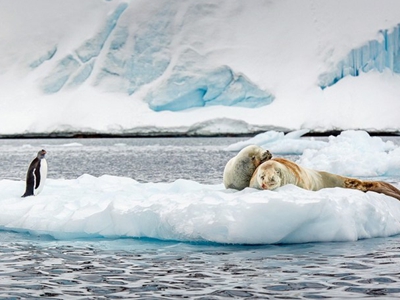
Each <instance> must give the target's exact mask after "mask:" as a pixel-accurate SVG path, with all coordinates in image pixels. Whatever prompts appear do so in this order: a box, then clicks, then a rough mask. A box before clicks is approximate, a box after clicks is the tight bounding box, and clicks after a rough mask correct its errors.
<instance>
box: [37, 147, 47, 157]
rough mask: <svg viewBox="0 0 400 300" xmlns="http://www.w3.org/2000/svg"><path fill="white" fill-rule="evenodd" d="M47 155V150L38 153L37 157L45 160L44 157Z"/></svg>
mask: <svg viewBox="0 0 400 300" xmlns="http://www.w3.org/2000/svg"><path fill="white" fill-rule="evenodd" d="M46 153H47V152H46V150H44V149H42V150H40V151H39V152H38V154H37V157H38V158H39V159H43V158H44V156H45V155H46Z"/></svg>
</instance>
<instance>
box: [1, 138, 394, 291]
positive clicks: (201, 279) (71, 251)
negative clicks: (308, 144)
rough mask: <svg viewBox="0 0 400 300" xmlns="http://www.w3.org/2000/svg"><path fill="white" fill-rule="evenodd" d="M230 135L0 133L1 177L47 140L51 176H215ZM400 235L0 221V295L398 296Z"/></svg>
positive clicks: (21, 172)
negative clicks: (204, 232)
mask: <svg viewBox="0 0 400 300" xmlns="http://www.w3.org/2000/svg"><path fill="white" fill-rule="evenodd" d="M237 140H239V139H238V138H236V139H233V138H232V139H227V138H193V139H192V138H182V139H101V140H100V139H99V140H59V139H57V140H0V159H1V160H2V162H3V163H4V164H3V165H2V168H1V170H0V179H4V178H14V179H18V180H23V178H24V176H25V172H26V168H27V166H28V164H29V162H30V160H31V159H32V158H33V156H34V155H35V153H36V152H37V151H38V149H40V148H45V149H46V150H48V152H49V154H48V163H49V177H50V178H67V179H68V178H76V177H78V176H80V175H82V174H85V173H88V174H91V175H94V176H100V175H103V174H110V175H118V176H128V177H132V178H134V179H136V180H138V181H143V182H150V181H151V182H160V181H164V182H171V181H174V180H176V179H179V178H184V179H190V180H195V181H198V182H202V183H208V184H216V183H221V181H222V172H223V168H224V166H225V163H226V162H227V160H228V159H229V158H230V157H231V156H232V153H229V152H225V151H223V149H224V147H225V146H226V145H229V144H230V143H233V142H236V141H237ZM292 158H293V157H292ZM399 242H400V236H396V237H390V238H379V239H378V238H377V239H368V240H363V241H357V242H346V243H310V244H297V245H260V246H238V245H218V244H207V243H203V244H202V243H200V244H195V243H180V242H174V241H156V240H148V239H116V240H111V239H90V240H69V241H68V240H66V241H57V240H53V239H52V238H50V237H47V236H31V235H26V234H22V233H13V232H9V231H0V269H1V273H0V298H2V299H4V298H7V299H25V298H30V299H32V298H51V299H69V298H71V299H72V298H79V299H127V298H142V299H177V298H191V299H222V298H251V299H254V298H271V299H272V298H285V299H309V298H337V299H342V298H355V299H357V298H364V297H365V298H366V297H378V296H384V297H386V298H397V297H399V296H400V271H399V270H398V266H399V263H400V250H399V249H400V247H399V244H400V243H399Z"/></svg>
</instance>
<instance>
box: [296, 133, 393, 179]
mask: <svg viewBox="0 0 400 300" xmlns="http://www.w3.org/2000/svg"><path fill="white" fill-rule="evenodd" d="M297 162H298V163H299V164H301V165H303V166H305V167H308V168H312V169H319V170H323V171H328V172H331V173H336V174H340V175H346V176H370V177H371V176H393V175H396V176H397V175H400V148H399V147H398V146H396V145H395V144H394V143H393V142H391V141H388V142H384V141H383V140H382V139H381V138H380V137H371V136H370V135H369V134H368V133H367V132H365V131H352V130H350V131H344V132H342V133H341V134H340V135H339V136H337V137H334V136H331V137H329V143H328V144H327V145H326V147H323V148H320V149H307V150H305V151H304V153H303V155H302V156H301V157H300V159H299V160H298V161H297Z"/></svg>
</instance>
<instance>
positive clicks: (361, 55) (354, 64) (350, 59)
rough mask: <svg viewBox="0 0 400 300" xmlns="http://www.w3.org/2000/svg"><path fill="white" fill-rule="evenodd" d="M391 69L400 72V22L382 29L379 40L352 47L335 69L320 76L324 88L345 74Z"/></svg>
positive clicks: (320, 83)
mask: <svg viewBox="0 0 400 300" xmlns="http://www.w3.org/2000/svg"><path fill="white" fill-rule="evenodd" d="M384 69H389V70H391V71H393V72H394V73H400V24H399V25H397V27H395V28H393V29H391V30H388V29H385V30H380V31H379V37H378V39H377V40H371V41H369V42H368V43H366V44H365V45H363V46H361V47H359V48H356V49H352V50H351V51H350V53H349V54H348V55H347V56H346V57H345V58H344V59H343V60H341V61H340V62H339V63H338V64H337V65H336V67H335V68H334V70H332V71H331V72H328V73H325V74H322V75H321V76H320V82H319V85H320V87H321V88H322V89H324V88H326V87H329V86H332V85H334V84H335V83H337V82H338V81H339V80H341V79H342V78H344V77H345V76H348V75H351V76H358V75H359V74H360V73H361V72H364V73H366V72H369V71H371V70H377V71H379V72H382V71H383V70H384Z"/></svg>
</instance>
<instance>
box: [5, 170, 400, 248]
mask: <svg viewBox="0 0 400 300" xmlns="http://www.w3.org/2000/svg"><path fill="white" fill-rule="evenodd" d="M23 188H24V182H22V181H12V180H0V205H1V207H2V210H1V212H0V229H1V230H9V231H16V232H28V233H31V234H34V235H42V234H46V235H49V236H52V237H54V238H56V239H74V238H90V237H105V238H116V237H130V238H143V237H146V238H155V239H160V240H174V241H183V242H212V243H223V244H283V243H307V242H327V241H355V240H358V239H365V238H372V237H386V236H390V235H395V234H399V233H400V221H399V220H400V203H399V201H398V200H396V199H394V198H391V197H388V196H385V195H382V194H377V193H373V192H368V193H363V192H360V191H357V190H345V189H340V188H334V189H324V190H321V191H317V192H312V191H307V190H303V189H300V188H298V187H296V186H292V185H288V186H284V187H282V188H280V189H278V190H277V191H259V190H255V189H250V188H247V189H245V190H243V191H240V192H238V191H234V190H226V189H224V187H223V185H222V184H217V185H207V184H199V183H197V182H194V181H190V180H182V179H180V180H177V181H175V182H172V183H138V182H137V181H135V180H133V179H130V178H125V177H115V176H109V175H104V176H101V177H93V176H90V175H82V176H81V177H79V178H77V179H71V180H63V179H57V180H56V179H48V181H47V185H46V187H45V189H44V190H43V192H42V193H41V194H40V195H39V196H35V197H30V198H21V197H20V193H21V191H22V190H23Z"/></svg>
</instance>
